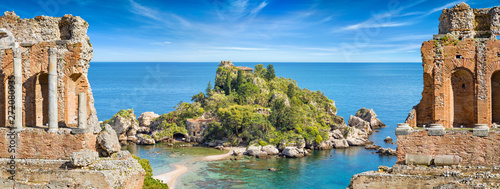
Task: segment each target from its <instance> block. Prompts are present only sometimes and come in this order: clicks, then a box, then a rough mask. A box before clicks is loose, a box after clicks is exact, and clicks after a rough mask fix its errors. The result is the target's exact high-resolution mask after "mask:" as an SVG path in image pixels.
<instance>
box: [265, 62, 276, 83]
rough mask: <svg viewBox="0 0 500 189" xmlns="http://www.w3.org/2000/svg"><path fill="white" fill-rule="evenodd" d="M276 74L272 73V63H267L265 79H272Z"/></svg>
mask: <svg viewBox="0 0 500 189" xmlns="http://www.w3.org/2000/svg"><path fill="white" fill-rule="evenodd" d="M275 77H276V74H274V68H273V65H272V64H269V65H267V72H266V79H267V80H268V81H270V80H272V79H274V78H275Z"/></svg>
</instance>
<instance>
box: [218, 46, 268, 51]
mask: <svg viewBox="0 0 500 189" xmlns="http://www.w3.org/2000/svg"><path fill="white" fill-rule="evenodd" d="M212 49H217V50H237V51H265V50H269V49H266V48H252V47H213V48H212Z"/></svg>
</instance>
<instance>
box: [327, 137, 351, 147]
mask: <svg viewBox="0 0 500 189" xmlns="http://www.w3.org/2000/svg"><path fill="white" fill-rule="evenodd" d="M331 143H332V146H333V147H334V148H347V147H349V143H348V142H347V140H346V139H334V140H331Z"/></svg>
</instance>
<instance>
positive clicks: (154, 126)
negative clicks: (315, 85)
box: [101, 61, 394, 158]
mask: <svg viewBox="0 0 500 189" xmlns="http://www.w3.org/2000/svg"><path fill="white" fill-rule="evenodd" d="M192 101H193V102H192V103H187V102H180V103H179V104H177V106H176V107H175V109H176V110H175V111H173V112H170V113H167V114H163V115H158V114H155V113H153V112H145V113H142V114H141V115H140V116H139V119H137V118H136V115H135V114H134V111H133V110H132V109H128V110H120V111H119V112H118V113H117V114H115V115H114V116H113V117H112V118H111V119H108V120H106V121H103V122H102V123H101V125H102V126H105V125H110V127H112V128H113V129H114V130H115V131H116V132H117V134H118V136H119V140H120V142H121V143H122V144H127V143H137V144H140V145H150V144H155V143H176V142H182V143H183V144H184V146H191V145H204V146H209V147H216V148H218V149H223V148H225V147H231V146H248V148H247V149H246V151H243V152H239V151H235V152H233V154H234V155H241V154H246V155H251V156H255V157H259V158H267V157H268V156H269V155H282V156H285V157H303V156H305V155H307V154H309V151H310V150H314V149H316V150H323V149H332V148H347V147H349V146H365V145H368V144H369V145H371V148H370V147H369V148H370V149H375V150H381V148H380V147H378V146H376V145H373V142H371V141H370V140H369V139H368V136H369V135H370V134H371V133H372V132H373V131H374V129H377V128H381V127H385V124H383V123H382V122H381V121H380V120H379V119H378V118H377V115H376V114H375V112H374V111H373V110H372V109H366V108H362V109H360V110H358V111H357V112H356V114H355V115H354V116H351V117H350V118H349V122H348V124H347V125H346V124H345V121H344V118H342V117H340V116H338V115H336V112H337V108H336V107H335V102H334V101H332V100H330V99H328V98H327V97H326V96H325V95H324V94H323V93H322V92H320V91H310V90H308V89H301V88H299V87H298V86H297V84H296V82H295V81H294V80H291V79H286V78H282V77H276V76H275V73H274V68H273V65H268V67H267V68H264V66H263V65H262V64H259V65H256V66H255V69H252V68H249V67H241V66H240V67H236V66H234V65H233V63H232V62H231V61H221V62H220V64H219V66H218V68H217V71H216V78H215V83H214V86H212V84H211V83H210V82H209V83H208V86H207V89H206V90H205V92H200V93H198V94H196V95H194V96H192ZM185 143H187V144H185ZM387 151H390V150H389V149H385V151H384V152H387ZM390 152H393V151H390ZM383 154H394V153H383Z"/></svg>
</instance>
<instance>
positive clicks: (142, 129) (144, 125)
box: [137, 112, 160, 133]
mask: <svg viewBox="0 0 500 189" xmlns="http://www.w3.org/2000/svg"><path fill="white" fill-rule="evenodd" d="M158 117H160V115H158V114H155V113H154V112H144V113H142V114H141V115H139V118H137V120H138V121H139V129H138V130H137V133H149V132H150V128H149V126H150V125H151V122H153V120H154V119H156V118H158Z"/></svg>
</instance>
